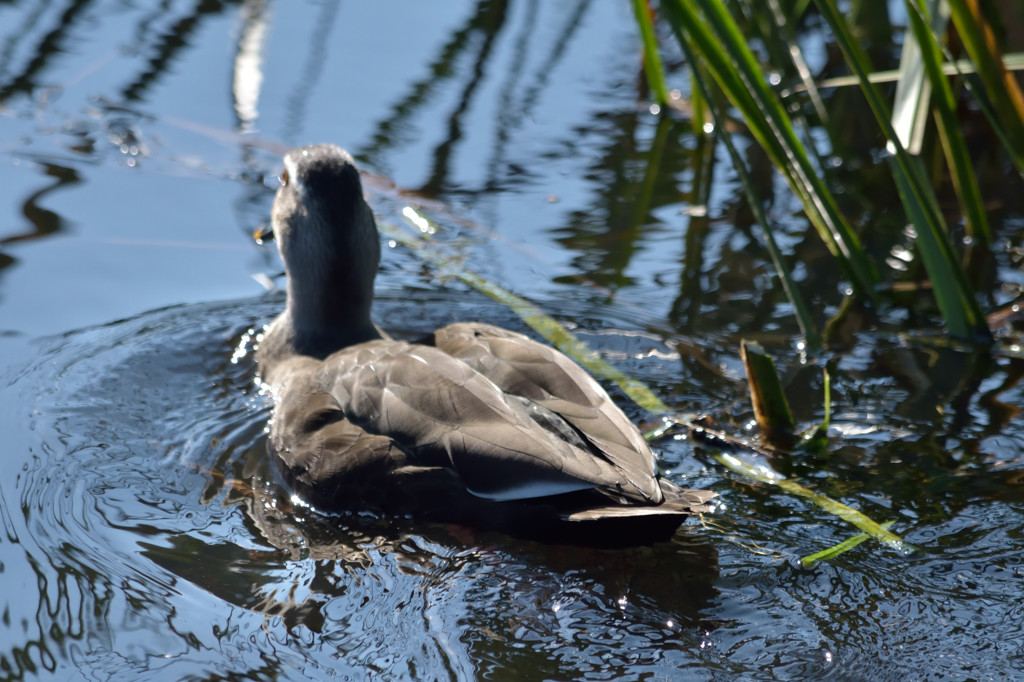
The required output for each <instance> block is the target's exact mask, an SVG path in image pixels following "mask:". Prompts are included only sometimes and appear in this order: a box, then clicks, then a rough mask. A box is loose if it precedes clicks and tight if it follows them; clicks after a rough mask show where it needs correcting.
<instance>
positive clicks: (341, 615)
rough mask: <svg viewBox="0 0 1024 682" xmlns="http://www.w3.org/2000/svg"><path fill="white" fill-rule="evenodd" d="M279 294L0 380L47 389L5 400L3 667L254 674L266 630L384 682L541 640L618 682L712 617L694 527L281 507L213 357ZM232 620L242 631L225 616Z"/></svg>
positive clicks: (83, 339) (78, 340)
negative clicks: (462, 522)
mask: <svg viewBox="0 0 1024 682" xmlns="http://www.w3.org/2000/svg"><path fill="white" fill-rule="evenodd" d="M279 305H280V301H279V300H276V299H272V300H271V301H269V302H266V303H265V302H251V303H240V304H228V305H206V306H191V307H183V308H175V309H171V310H168V311H164V312H158V313H154V314H148V315H144V316H141V317H139V318H137V319H133V320H128V321H125V322H122V323H118V324H114V325H110V326H106V327H102V328H98V329H91V330H86V331H83V332H77V333H72V334H69V335H66V336H64V337H60V338H56V339H52V340H50V341H47V342H46V343H45V344H44V346H43V348H42V349H41V354H40V358H39V360H38V361H37V362H35V363H33V364H32V365H31V366H30V367H29V368H28V369H26V370H25V371H24V372H21V373H20V374H19V375H18V376H17V377H16V380H15V382H14V384H13V385H12V387H10V389H9V391H13V392H15V393H17V394H18V395H21V396H23V397H28V396H30V395H31V394H32V392H33V391H36V390H38V388H39V387H40V386H50V388H49V389H48V390H47V391H45V392H44V393H43V395H41V396H39V397H38V398H36V399H34V400H32V399H31V398H30V399H29V402H28V403H25V402H20V401H15V400H5V401H4V405H5V406H6V409H8V410H12V407H13V406H15V405H20V406H21V408H20V409H31V413H32V430H31V432H30V433H31V435H27V436H26V438H25V442H24V443H22V444H21V446H22V447H23V448H25V450H24V451H25V452H27V454H26V455H24V456H23V457H22V459H23V460H24V461H26V462H29V464H28V465H26V467H25V468H24V469H23V470H22V471H21V472H20V473H19V474H18V475H16V476H12V477H5V478H4V483H3V484H2V486H0V495H2V498H0V501H2V502H3V506H2V507H0V514H3V521H4V523H3V526H4V528H5V529H6V530H7V533H6V542H8V543H11V544H17V545H20V546H21V547H22V548H23V550H24V554H23V555H22V559H21V560H19V561H12V563H9V564H6V565H5V569H4V570H5V572H7V573H8V576H7V577H8V579H10V580H12V581H17V582H19V584H22V585H24V586H25V587H26V588H27V587H28V586H30V585H37V586H38V590H39V591H38V595H37V597H36V598H32V597H30V596H29V595H27V594H26V595H23V596H22V598H20V599H18V600H17V601H13V602H11V603H10V605H9V609H14V612H13V613H9V615H10V616H11V617H10V618H9V619H8V620H7V623H8V625H7V627H6V630H7V634H6V635H5V636H4V637H3V638H2V640H5V641H8V642H10V644H9V645H6V646H5V648H3V649H2V650H0V667H2V668H3V669H4V670H5V671H6V672H7V673H8V674H9V675H10V677H12V678H18V677H22V676H24V675H27V674H29V673H32V672H33V671H34V670H40V669H41V670H49V671H51V672H55V673H57V672H59V671H62V670H65V668H66V666H69V665H86V666H90V667H92V666H99V668H97V669H103V668H104V667H106V666H108V665H111V664H112V663H113V660H114V658H116V659H117V660H119V661H120V663H121V665H127V666H129V667H131V668H134V669H136V670H137V671H140V672H142V671H148V672H150V673H153V672H155V671H157V670H159V671H160V672H161V674H167V675H170V674H173V675H175V676H181V677H184V676H187V675H190V674H199V672H198V671H200V670H205V671H208V672H211V673H212V672H217V674H227V672H228V671H234V672H237V671H238V670H241V669H250V670H254V669H258V668H259V667H260V666H259V665H257V662H258V661H259V660H260V658H261V657H262V656H263V655H264V652H266V651H267V649H266V647H267V646H268V645H269V646H272V643H273V642H281V643H283V644H286V645H288V646H290V647H294V648H295V650H296V651H299V650H301V651H302V652H303V653H302V655H303V656H304V657H307V658H308V659H309V660H310V661H315V662H317V665H322V666H324V667H325V668H327V669H329V668H330V663H329V661H330V660H331V659H332V658H334V657H336V656H338V655H339V653H340V654H341V655H342V658H343V660H344V661H345V664H346V665H347V666H351V669H352V670H356V669H359V670H363V669H368V670H371V671H376V672H377V673H379V674H380V675H382V676H384V677H388V678H392V677H396V676H397V677H407V678H415V677H418V676H419V674H420V673H421V672H423V671H430V673H429V676H430V677H435V676H436V675H437V674H439V672H440V671H447V672H448V674H450V676H451V677H452V678H454V679H466V678H472V677H476V676H477V672H478V667H477V666H478V665H479V661H482V660H486V661H490V662H491V663H493V664H499V663H500V664H501V665H502V666H512V667H516V666H533V665H540V663H541V661H539V660H534V658H533V657H534V656H536V655H537V654H538V653H540V652H548V653H547V654H544V655H543V659H544V660H547V659H548V658H549V657H551V658H552V660H554V661H556V662H557V661H558V660H559V659H561V658H565V657H567V659H566V661H571V663H572V666H573V667H572V669H574V670H577V671H580V670H587V669H594V670H598V669H600V670H605V671H609V670H619V671H620V672H622V673H623V674H625V673H626V671H627V670H628V669H629V666H630V665H634V664H635V663H636V662H637V661H638V660H644V659H645V658H650V661H651V662H652V663H653V662H654V661H655V660H656V659H657V658H658V657H660V656H662V655H664V652H663V651H660V650H659V649H656V650H651V649H650V647H652V646H656V647H660V646H661V642H662V641H663V640H664V639H665V637H666V636H668V635H670V634H671V635H672V637H680V636H681V637H684V639H685V637H687V636H688V635H685V634H684V633H686V632H689V631H691V630H693V629H694V628H696V627H701V628H704V629H705V630H706V629H709V628H711V626H710V625H709V624H706V623H703V617H702V616H701V613H702V611H703V609H705V608H706V607H707V605H708V604H709V603H710V601H711V600H712V599H713V598H714V595H715V588H714V582H715V578H716V576H717V553H716V552H715V550H714V549H713V548H712V546H711V544H710V542H709V541H708V540H707V538H705V537H702V536H691V535H689V534H686V533H684V534H681V535H680V536H679V537H678V538H677V540H675V541H674V542H672V543H666V544H662V545H658V546H655V547H647V548H637V549H634V550H589V549H585V548H578V547H563V546H549V545H541V544H534V543H530V542H524V541H516V540H512V539H511V538H507V537H505V536H501V535H497V534H488V533H482V534H481V533H476V532H474V531H472V530H470V529H466V528H461V527H451V526H442V525H430V524H426V525H424V524H417V523H415V522H413V521H407V520H401V519H390V518H376V517H373V516H363V515H359V514H351V515H343V516H335V517H323V516H319V515H317V514H315V513H312V512H310V511H309V510H308V509H305V508H303V507H301V506H299V507H295V506H293V505H292V504H291V501H290V500H289V499H287V497H285V496H286V494H287V493H286V492H285V491H284V490H283V489H282V488H280V487H279V486H277V485H276V483H275V482H274V481H273V480H272V478H271V476H270V474H269V473H268V472H267V459H266V451H265V447H266V444H265V434H264V430H265V424H266V419H267V417H268V410H267V407H268V406H267V401H266V400H265V399H264V398H263V397H262V396H259V395H258V394H256V393H255V392H254V391H255V388H254V384H253V367H252V365H251V363H249V362H246V358H243V359H242V361H241V362H238V363H233V362H231V361H230V358H231V357H232V353H233V351H234V344H237V343H238V340H239V339H240V338H241V337H242V336H243V332H244V331H245V329H244V326H245V325H249V324H255V323H258V322H259V321H260V320H265V319H268V318H269V317H270V315H271V314H272V312H273V310H275V309H276V308H277V307H278V306H279ZM410 305H411V304H408V303H405V304H401V306H404V307H408V306H410ZM442 310H443V308H442ZM384 312H385V314H387V308H386V307H385V309H384ZM398 316H399V317H406V316H404V315H401V314H399V315H398ZM233 320H240V321H243V322H244V325H239V324H237V323H234V322H233ZM9 397H10V396H8V398H9ZM29 404H31V405H32V407H31V408H29V407H28V405H29ZM17 409H18V408H14V409H13V410H12V411H14V412H15V413H16V412H17ZM4 554H5V556H8V557H10V558H9V559H8V560H7V561H10V560H14V559H17V557H16V556H14V555H12V554H11V553H10V552H7V551H5V553H4ZM23 562H24V563H23ZM203 595H207V596H206V597H204V596H203ZM211 596H212V597H213V598H214V599H213V600H211V599H210V598H209V597H211ZM33 605H35V606H34V608H36V611H35V613H34V615H33V614H32V613H31V612H26V611H25V609H26V608H28V609H31V608H33ZM243 613H244V614H248V615H247V616H243V615H242V614H243ZM252 618H259V619H262V623H263V624H262V626H259V627H256V628H255V629H253V627H252V625H250V626H247V627H242V628H239V620H242V621H245V620H250V621H251V619H252ZM204 622H205V624H204ZM624 626H628V627H627V630H626V631H625V632H624V631H623V627H624ZM211 627H212V629H211ZM260 631H261V632H262V633H263V634H261V635H259V636H257V637H255V640H254V638H253V634H252V633H253V632H260ZM15 633H18V634H17V635H15ZM311 633H312V634H314V635H316V637H315V638H311V636H310V634H311ZM516 642H519V643H522V644H528V646H527V647H525V648H522V647H519V646H514V645H513V646H510V644H514V643H516ZM581 642H586V646H587V653H586V654H585V655H583V656H582V658H580V654H579V652H577V647H578V646H579V645H580V643H581ZM691 644H692V641H691ZM225 645H230V646H231V647H237V649H238V655H239V657H240V660H234V659H233V658H231V657H227V658H225V657H224V656H223V655H222V653H220V652H221V651H222V650H223V648H224V646H225ZM622 647H626V649H625V650H624V649H623V648H622ZM115 652H116V653H115ZM531 652H532V653H531ZM627 652H632V653H627ZM266 665H271V668H273V667H274V666H275V665H276V664H270V663H267V664H266ZM559 665H560V664H556V665H554V667H548V668H547V669H550V672H551V674H559V673H558V671H559V670H560V668H559ZM236 666H242V668H238V667H236ZM548 666H550V661H549V664H548ZM543 667H545V666H542V668H543Z"/></svg>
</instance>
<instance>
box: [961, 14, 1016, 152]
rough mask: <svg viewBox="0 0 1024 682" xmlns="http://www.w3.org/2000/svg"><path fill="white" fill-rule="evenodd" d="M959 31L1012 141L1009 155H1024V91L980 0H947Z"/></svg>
mask: <svg viewBox="0 0 1024 682" xmlns="http://www.w3.org/2000/svg"><path fill="white" fill-rule="evenodd" d="M948 2H949V8H950V11H951V13H952V17H953V24H954V25H955V26H956V30H957V34H958V35H959V36H960V39H961V40H962V41H963V44H964V47H965V48H966V49H967V54H968V55H970V57H971V61H973V62H974V65H975V67H976V69H977V73H978V76H979V77H980V79H981V82H982V83H983V84H984V89H985V91H986V92H987V94H988V100H989V102H990V103H991V104H992V106H993V107H994V108H995V111H996V114H997V116H998V119H999V123H1000V124H1001V126H1000V127H1001V129H1002V131H1003V135H1002V137H1003V138H1004V139H1005V140H1006V141H1007V143H1008V144H1009V150H1010V154H1011V155H1012V156H1013V157H1014V158H1015V159H1017V160H1018V163H1017V166H1018V168H1020V167H1021V163H1019V160H1020V159H1022V158H1024V94H1022V92H1021V89H1020V86H1019V85H1018V84H1017V81H1016V79H1015V78H1014V77H1013V76H1012V75H1011V74H1010V73H1009V72H1008V71H1007V70H1006V66H1005V65H1004V64H1003V59H1002V56H1001V55H1000V54H999V48H998V46H997V45H996V42H995V38H994V36H993V31H992V27H990V26H989V25H988V22H986V21H985V18H984V16H982V14H981V11H980V10H979V7H978V3H977V0H948Z"/></svg>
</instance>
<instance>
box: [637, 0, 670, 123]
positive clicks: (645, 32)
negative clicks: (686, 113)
mask: <svg viewBox="0 0 1024 682" xmlns="http://www.w3.org/2000/svg"><path fill="white" fill-rule="evenodd" d="M633 11H634V13H635V14H636V23H637V26H639V27H640V40H641V43H642V44H643V47H644V73H646V74H647V85H648V87H649V88H650V89H651V92H652V93H654V99H655V101H656V102H657V103H658V105H659V106H661V107H665V106H667V105H668V87H667V86H666V85H665V69H664V67H663V66H662V63H661V54H660V53H659V52H658V38H657V36H656V35H655V34H654V22H653V21H652V20H651V10H650V8H649V7H648V6H647V0H633Z"/></svg>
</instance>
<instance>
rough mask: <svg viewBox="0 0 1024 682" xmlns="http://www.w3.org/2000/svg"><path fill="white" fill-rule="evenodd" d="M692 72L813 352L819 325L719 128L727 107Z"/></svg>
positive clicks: (736, 156) (734, 151) (690, 55)
mask: <svg viewBox="0 0 1024 682" xmlns="http://www.w3.org/2000/svg"><path fill="white" fill-rule="evenodd" d="M680 45H681V47H682V48H683V52H684V53H685V54H686V57H687V59H689V60H690V61H691V62H694V61H695V59H694V55H693V52H692V51H691V49H690V46H689V44H688V43H685V42H682V41H681V42H680ZM694 67H695V68H693V69H691V73H692V77H693V81H694V84H695V85H696V86H697V90H698V93H699V95H700V99H701V100H702V101H704V102H707V105H708V113H709V114H710V115H711V117H712V120H713V122H714V123H715V129H716V130H717V131H718V137H719V138H720V139H721V140H722V143H723V144H725V148H726V150H727V151H728V152H729V158H730V159H731V160H732V165H733V168H734V169H735V170H736V175H737V176H738V177H739V179H740V185H741V186H742V187H743V192H744V194H745V195H746V197H747V204H748V205H749V206H750V209H751V211H752V212H753V213H754V219H755V220H756V221H757V223H758V224H759V225H760V226H761V231H762V233H763V234H764V238H765V246H766V247H767V249H768V255H769V256H770V257H771V259H772V263H773V264H774V266H775V272H776V273H777V274H778V276H779V280H780V281H781V283H782V289H783V291H785V292H786V297H787V298H788V299H789V302H790V303H791V304H792V305H793V312H794V314H795V315H796V319H797V323H798V324H799V325H800V330H801V331H802V332H803V335H804V341H805V342H806V344H807V347H808V349H811V350H814V349H818V348H821V334H820V333H819V332H818V328H817V326H816V325H815V324H814V320H812V319H811V314H810V312H809V310H808V308H807V304H806V303H805V302H804V299H803V296H802V295H801V294H800V290H799V289H798V288H797V286H796V282H794V281H793V276H792V274H791V273H790V271H789V266H788V265H787V264H786V260H785V258H784V257H783V255H782V251H781V250H780V249H779V246H778V243H776V241H775V236H774V235H773V234H772V228H771V223H769V222H768V216H767V215H765V212H764V204H763V202H762V201H761V198H760V197H759V196H758V194H757V190H756V189H755V186H754V181H753V179H752V178H751V177H750V174H749V173H748V172H747V167H746V164H745V163H744V162H743V157H742V156H740V153H739V151H738V150H737V149H736V145H735V144H733V141H732V133H730V132H729V128H728V126H726V125H718V122H719V121H724V119H725V114H724V113H723V112H724V111H725V106H724V105H723V103H722V102H721V101H720V96H719V95H718V93H717V91H716V90H714V89H713V85H712V84H710V83H707V82H706V79H705V77H704V76H703V74H702V71H703V69H701V68H697V67H698V65H697V64H694Z"/></svg>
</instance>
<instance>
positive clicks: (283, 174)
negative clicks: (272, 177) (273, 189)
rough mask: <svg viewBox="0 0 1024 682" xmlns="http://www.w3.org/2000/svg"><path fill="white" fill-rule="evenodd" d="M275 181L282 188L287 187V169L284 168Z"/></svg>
mask: <svg viewBox="0 0 1024 682" xmlns="http://www.w3.org/2000/svg"><path fill="white" fill-rule="evenodd" d="M277 179H278V180H280V181H281V186H282V187H287V186H288V169H287V168H285V169H284V170H282V171H281V175H279V176H277Z"/></svg>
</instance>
